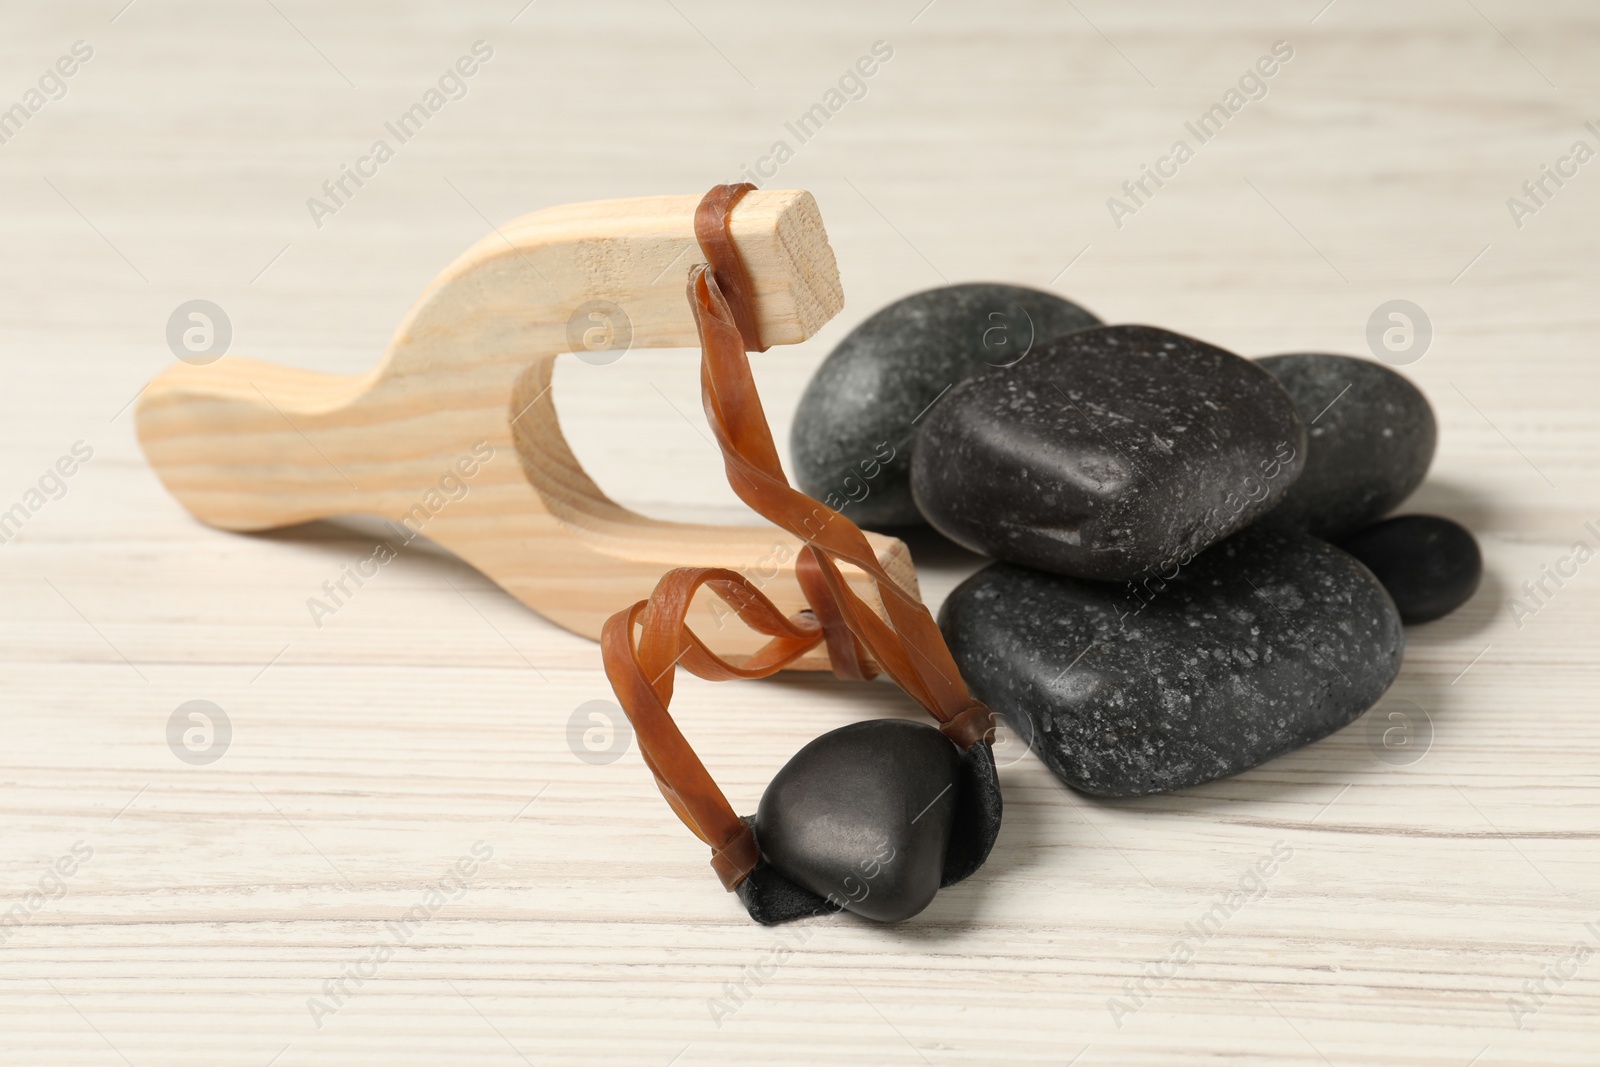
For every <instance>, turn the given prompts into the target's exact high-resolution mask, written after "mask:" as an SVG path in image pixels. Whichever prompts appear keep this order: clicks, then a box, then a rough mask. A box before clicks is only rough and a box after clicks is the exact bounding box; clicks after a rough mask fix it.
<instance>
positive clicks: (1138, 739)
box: [939, 526, 1405, 797]
mask: <svg viewBox="0 0 1600 1067" xmlns="http://www.w3.org/2000/svg"><path fill="white" fill-rule="evenodd" d="M939 625H940V627H941V629H942V630H943V631H944V635H945V639H946V640H947V641H948V642H949V644H950V651H951V652H952V653H953V654H954V656H955V659H956V663H957V664H958V665H959V666H960V668H961V673H962V675H963V676H964V677H965V678H966V680H967V683H968V685H970V686H971V687H972V691H973V694H974V695H975V696H977V697H978V699H980V700H982V701H984V702H985V703H986V704H988V705H989V706H990V707H991V708H993V709H994V710H995V712H997V713H998V714H1001V715H1003V716H1005V717H1006V719H1007V720H1008V721H1009V722H1010V723H1011V724H1012V726H1013V727H1014V728H1015V729H1016V731H1017V732H1018V734H1019V735H1020V736H1021V737H1022V738H1023V739H1024V740H1026V741H1027V742H1028V743H1029V745H1030V747H1031V748H1032V749H1033V751H1034V752H1035V753H1036V754H1037V755H1038V756H1039V757H1040V759H1042V760H1043V761H1044V762H1045V764H1046V765H1047V766H1048V767H1049V768H1050V769H1051V770H1052V771H1054V772H1055V773H1056V774H1057V775H1058V776H1059V777H1060V778H1061V779H1062V781H1064V782H1066V783H1067V784H1068V785H1070V786H1072V787H1073V788H1074V789H1079V790H1082V791H1083V792H1086V793H1092V794H1095V795H1097V796H1107V797H1131V796H1144V795H1147V794H1152V793H1166V792H1171V791H1172V790H1175V789H1184V788H1187V787H1189V786H1194V785H1199V784H1201V783H1202V782H1209V781H1212V780H1214V779H1218V778H1226V777H1228V776H1229V775H1234V774H1238V773H1239V772H1241V771H1245V770H1248V769H1249V768H1251V767H1255V766H1257V765H1258V764H1261V763H1263V762H1265V761H1267V760H1269V759H1272V758H1273V757H1274V756H1279V755H1282V754H1283V753H1285V752H1289V751H1292V750H1293V749H1296V748H1299V747H1300V746H1302V745H1307V744H1310V743H1311V742H1313V741H1316V740H1318V739H1319V738H1322V737H1326V736H1327V735H1328V734H1330V733H1332V732H1334V731H1335V730H1337V729H1339V728H1340V727H1342V726H1345V725H1346V724H1348V723H1350V722H1351V721H1353V720H1354V719H1356V718H1358V717H1359V716H1360V715H1361V714H1362V713H1363V712H1365V711H1366V710H1367V709H1368V708H1370V707H1371V706H1372V705H1373V704H1374V703H1376V702H1377V700H1378V698H1379V697H1381V696H1382V695H1383V693H1384V691H1385V690H1387V689H1388V688H1389V685H1390V683H1391V682H1393V681H1394V678H1395V675H1396V674H1397V673H1398V672H1399V670H1400V659H1401V655H1402V652H1403V650H1404V646H1405V631H1404V628H1403V627H1402V626H1401V623H1400V616H1399V613H1398V612H1397V611H1396V610H1395V606H1394V603H1393V602H1392V601H1391V600H1390V599H1389V595H1388V594H1387V593H1386V592H1384V589H1383V586H1382V585H1380V584H1379V583H1378V581H1377V579H1376V578H1374V577H1373V576H1372V573H1371V572H1370V571H1368V570H1367V569H1366V568H1365V567H1363V566H1362V565H1361V564H1360V563H1358V562H1356V560H1355V559H1354V558H1352V557H1351V556H1349V555H1347V554H1346V553H1344V552H1342V551H1340V550H1339V549H1337V548H1335V547H1334V546H1332V545H1330V544H1327V543H1326V542H1323V541H1319V540H1317V539H1316V538H1313V537H1310V536H1308V535H1306V534H1301V533H1298V532H1296V531H1292V530H1275V529H1268V528H1263V527H1260V526H1256V527H1252V528H1250V529H1248V530H1245V531H1244V532H1242V533H1239V534H1236V535H1235V536H1233V537H1231V538H1229V539H1228V540H1226V541H1224V542H1222V543H1221V544H1219V545H1216V546H1214V547H1212V548H1210V549H1209V550H1207V551H1206V552H1204V553H1202V554H1201V555H1199V556H1197V557H1196V558H1195V559H1194V560H1193V561H1192V562H1191V563H1190V564H1189V565H1188V566H1186V567H1183V568H1181V570H1179V571H1178V572H1177V573H1176V574H1173V575H1169V576H1167V577H1166V578H1165V579H1164V580H1162V581H1159V582H1157V583H1154V584H1151V585H1147V586H1144V587H1141V588H1139V589H1137V590H1133V589H1130V587H1128V586H1118V585H1111V584H1108V583H1103V582H1090V581H1084V580H1082V579H1077V578H1066V577H1061V576H1059V575H1053V574H1046V573H1044V572H1041V571H1035V570H1029V569H1028V568H1025V567H1018V566H1014V565H1010V564H1004V563H997V564H992V565H990V566H989V567H987V568H986V569H984V570H981V571H979V572H978V573H977V574H975V575H973V576H972V577H971V578H969V579H967V580H966V581H965V582H964V583H962V584H961V585H960V586H959V587H957V589H956V590H955V592H953V593H952V594H951V595H950V597H949V598H948V599H947V600H946V601H945V603H944V606H943V608H942V609H941V611H940V613H939Z"/></svg>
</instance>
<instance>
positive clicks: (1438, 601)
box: [1339, 515, 1483, 624]
mask: <svg viewBox="0 0 1600 1067" xmlns="http://www.w3.org/2000/svg"><path fill="white" fill-rule="evenodd" d="M1339 547H1340V548H1342V549H1344V550H1345V551H1346V552H1348V553H1350V554H1351V555H1352V556H1354V557H1355V558H1356V559H1359V560H1360V561H1361V562H1362V563H1365V564H1366V565H1367V569H1368V570H1370V571H1371V572H1372V573H1373V574H1375V575H1377V576H1378V581H1380V582H1382V583H1383V587H1384V588H1385V589H1387V590H1388V591H1389V596H1390V597H1392V598H1393V599H1394V604H1395V607H1397V608H1399V609H1400V618H1401V619H1403V620H1405V622H1407V623H1408V624H1409V623H1419V622H1432V621H1433V620H1434V619H1440V618H1443V617H1444V616H1446V615H1448V614H1450V613H1451V612H1452V611H1454V610H1456V609H1457V608H1459V607H1460V606H1461V605H1463V604H1465V603H1466V602H1467V601H1468V600H1471V599H1472V594H1473V593H1476V592H1477V591H1478V582H1479V581H1480V580H1481V579H1482V578H1483V554H1482V553H1480V552H1479V551H1478V542H1477V540H1476V539H1474V538H1473V536H1472V534H1471V532H1470V531H1469V530H1467V528H1466V527H1465V526H1462V525H1461V524H1460V523H1455V522H1451V521H1450V520H1449V519H1441V518H1439V517H1438V516H1437V515H1401V516H1399V517H1397V518H1393V519H1385V520H1383V521H1382V522H1377V523H1373V524H1372V525H1371V526H1366V527H1363V528H1362V529H1359V530H1357V531H1356V532H1355V533H1353V534H1351V535H1350V536H1349V537H1346V538H1345V539H1344V540H1342V541H1340V542H1339Z"/></svg>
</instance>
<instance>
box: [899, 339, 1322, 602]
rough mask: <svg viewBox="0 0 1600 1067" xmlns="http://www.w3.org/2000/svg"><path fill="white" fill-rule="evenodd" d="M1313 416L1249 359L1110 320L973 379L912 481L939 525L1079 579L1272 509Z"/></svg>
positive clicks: (1112, 573)
mask: <svg viewBox="0 0 1600 1067" xmlns="http://www.w3.org/2000/svg"><path fill="white" fill-rule="evenodd" d="M1305 452H1306V438H1305V426H1304V424H1303V423H1302V421H1301V419H1300V417H1299V415H1298V414H1296V412H1295V408H1294V404H1293V403H1292V402H1291V401H1290V399H1289V396H1288V394H1287V393H1285V392H1284V391H1283V388H1282V387H1281V386H1280V385H1279V384H1278V382H1277V380H1276V379H1274V378H1273V377H1272V375H1270V374H1268V373H1267V372H1266V371H1264V370H1262V369H1261V367H1259V366H1257V365H1256V364H1255V363H1252V362H1251V361H1250V360H1247V359H1242V358H1241V357H1239V356H1236V355H1234V354H1233V353H1231V352H1227V351H1224V350H1223V349H1220V348H1217V347H1215V346H1212V345H1208V344H1206V343H1205V342H1203V341H1196V340H1194V339H1193V338H1190V337H1185V336H1183V335H1182V334H1176V333H1172V332H1170V331H1168V330H1161V329H1156V328H1154V327H1150V326H1100V327H1095V328H1093V329H1088V330H1081V331H1079V332H1077V333H1072V334H1068V335H1067V336H1065V337H1062V338H1059V339H1058V340H1056V341H1052V342H1049V343H1047V344H1045V345H1043V346H1042V347H1041V348H1040V349H1039V350H1038V351H1037V352H1036V353H1034V355H1033V356H1032V357H1031V358H1029V359H1026V360H1024V361H1023V362H1021V363H1019V364H1017V365H1016V366H1014V367H1005V368H994V369H991V370H987V371H985V372H984V373H982V374H979V375H975V376H974V377H972V378H969V379H967V380H966V381H965V382H962V383H961V384H960V385H958V386H956V387H955V388H954V389H952V390H950V394H949V395H948V396H947V397H945V399H944V400H943V402H941V403H940V404H939V406H938V407H936V408H935V409H934V410H933V412H932V413H931V414H930V415H929V416H928V418H927V419H926V420H925V422H924V425H923V430H922V437H921V439H920V440H919V442H918V445H917V451H916V454H915V456H914V457H913V459H912V471H911V483H912V491H913V492H914V493H915V495H916V498H917V504H918V507H920V508H921V510H922V513H923V515H924V516H926V517H927V519H928V521H929V523H931V524H932V525H933V527H934V528H935V529H937V530H938V531H939V532H940V533H942V534H944V535H945V536H946V537H948V538H950V539H951V540H953V541H955V542H957V543H959V544H961V545H963V546H965V547H966V548H969V549H972V550H974V551H976V552H983V553H986V554H988V555H991V556H994V557H995V558H997V559H1002V560H1006V561H1008V562H1011V563H1020V564H1024V565H1026V566H1030V567H1037V568H1039V569H1041V570H1047V571H1053V572H1055V573H1058V574H1067V575H1073V576H1075V577H1080V578H1094V579H1099V580H1116V579H1127V578H1135V577H1137V576H1139V575H1141V574H1143V575H1149V574H1153V573H1157V572H1159V571H1161V570H1164V569H1167V568H1169V567H1172V566H1182V565H1183V564H1184V563H1185V562H1187V561H1188V560H1189V559H1192V558H1193V557H1194V555H1195V554H1196V553H1198V552H1200V551H1202V550H1204V549H1205V548H1206V546H1208V545H1211V544H1213V543H1215V542H1216V541H1219V540H1221V539H1222V538H1224V537H1226V536H1227V535H1228V534H1230V533H1232V532H1234V531H1235V530H1238V529H1240V528H1241V527H1243V526H1246V525H1248V524H1249V523H1250V522H1251V521H1252V520H1254V519H1255V518H1257V517H1258V516H1260V515H1262V514H1264V513H1266V512H1267V511H1270V510H1271V509H1272V508H1273V507H1274V506H1275V505H1276V504H1277V503H1278V502H1279V501H1280V500H1282V499H1283V498H1284V494H1285V493H1286V492H1287V491H1288V490H1289V487H1290V486H1291V485H1292V484H1293V483H1294V481H1295V479H1296V478H1297V477H1298V476H1299V474H1300V469H1301V467H1302V466H1303V464H1304V462H1305Z"/></svg>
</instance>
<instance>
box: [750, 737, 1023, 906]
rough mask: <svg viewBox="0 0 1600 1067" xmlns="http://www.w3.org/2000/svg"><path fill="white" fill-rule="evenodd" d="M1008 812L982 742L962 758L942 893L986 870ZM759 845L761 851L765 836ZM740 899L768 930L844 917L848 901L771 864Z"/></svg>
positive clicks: (759, 867) (758, 869)
mask: <svg viewBox="0 0 1600 1067" xmlns="http://www.w3.org/2000/svg"><path fill="white" fill-rule="evenodd" d="M852 788H854V787H853V786H852ZM1003 810H1004V804H1003V802H1002V798H1001V795H1000V774H999V770H998V769H997V768H996V766H995V758H994V747H993V745H992V744H991V743H990V742H988V741H981V742H979V743H978V744H975V745H973V746H972V747H971V748H969V749H967V751H966V752H964V753H962V756H961V773H960V776H959V779H958V781H957V784H956V788H955V812H954V814H953V815H952V817H951V822H950V840H949V844H948V846H947V847H946V849H945V856H944V869H943V871H942V872H941V875H940V878H939V887H940V888H941V889H942V888H944V887H945V886H950V885H955V884H956V883H957V882H959V881H961V880H963V879H964V878H967V877H968V876H970V875H972V874H974V873H975V872H976V871H977V870H978V868H980V867H982V866H983V864H984V861H985V860H987V859H988V858H989V852H990V850H991V849H993V848H994V843H995V840H996V839H997V838H998V837H999V836H1000V819H1001V815H1002V812H1003ZM745 821H746V822H748V823H749V824H750V825H751V828H752V829H755V828H756V820H755V819H754V818H746V820H745ZM757 845H758V846H759V845H760V838H759V836H758V838H757ZM738 893H739V899H740V901H741V902H743V904H744V906H745V910H747V911H748V912H749V913H750V917H751V918H752V919H754V920H756V921H757V922H759V923H762V924H764V925H768V926H774V925H777V924H778V923H785V922H791V921H793V920H795V919H804V918H809V917H811V916H815V915H826V914H828V913H829V912H835V911H839V910H840V905H841V904H842V903H843V902H844V901H845V897H844V895H843V894H841V893H837V892H831V891H830V893H829V894H828V895H826V896H824V895H821V894H818V893H814V892H812V891H811V890H810V889H807V888H805V887H804V886H801V885H799V884H797V883H795V882H793V881H791V880H789V879H788V878H787V877H785V876H784V875H783V874H781V873H779V871H778V870H777V869H776V868H774V867H773V865H772V864H771V863H769V862H768V861H767V860H765V859H762V860H760V861H759V862H758V863H757V864H756V866H755V869H754V870H752V871H751V872H750V874H749V876H748V877H746V878H745V880H744V881H743V882H740V883H739V888H738Z"/></svg>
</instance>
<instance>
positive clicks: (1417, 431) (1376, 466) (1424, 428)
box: [1256, 352, 1438, 540]
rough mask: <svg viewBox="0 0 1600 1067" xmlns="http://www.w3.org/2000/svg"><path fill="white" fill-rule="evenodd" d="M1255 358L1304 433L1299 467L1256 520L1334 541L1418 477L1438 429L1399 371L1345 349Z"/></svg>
mask: <svg viewBox="0 0 1600 1067" xmlns="http://www.w3.org/2000/svg"><path fill="white" fill-rule="evenodd" d="M1256 362H1258V363H1259V364H1261V366H1263V367H1265V368H1266V369H1267V370H1268V371H1269V372H1270V373H1271V374H1272V375H1273V377H1275V378H1277V379H1278V381H1279V382H1281V383H1283V387H1284V389H1286V390H1288V392H1289V396H1290V397H1291V398H1293V400H1294V403H1295V407H1297V408H1298V409H1299V410H1300V415H1301V417H1302V418H1303V419H1304V420H1305V422H1306V425H1307V428H1308V433H1309V438H1310V439H1309V440H1308V441H1307V443H1306V469H1305V473H1304V474H1302V475H1301V476H1300V480H1299V481H1298V482H1296V483H1295V485H1294V488H1292V489H1290V490H1289V494H1288V496H1286V497H1285V498H1284V500H1283V503H1282V504H1279V505H1278V507H1277V508H1275V509H1274V510H1273V511H1272V513H1271V514H1270V515H1268V516H1267V517H1266V519H1265V520H1264V521H1266V522H1270V523H1272V524H1274V525H1281V526H1290V527H1293V528H1294V529H1297V530H1305V531H1306V532H1307V533H1312V534H1315V535H1317V536H1318V537H1326V538H1329V539H1333V540H1337V539H1338V538H1339V537H1341V536H1343V535H1344V534H1346V533H1349V532H1350V531H1351V530H1354V529H1355V528H1356V527H1358V526H1363V525H1365V524H1367V523H1369V522H1371V521H1372V520H1373V519H1376V518H1379V517H1380V516H1382V515H1385V514H1387V513H1388V512H1389V511H1390V510H1392V509H1393V508H1395V507H1398V506H1399V504H1400V502H1401V501H1402V500H1404V499H1405V498H1406V497H1408V496H1410V495H1411V493H1412V491H1413V490H1415V489H1416V488H1417V486H1419V485H1421V484H1422V479H1423V477H1424V476H1425V475H1426V474H1427V473H1428V465H1429V464H1431V463H1432V462H1433V450H1434V446H1435V444H1436V443H1437V441H1438V429H1437V427H1436V426H1435V424H1434V420H1433V409H1432V408H1431V407H1429V406H1428V398H1427V397H1425V396H1423V395H1422V393H1421V391H1420V390H1418V389H1417V387H1416V386H1414V385H1412V384H1411V383H1410V382H1409V381H1407V380H1406V379H1405V378H1404V377H1402V376H1401V375H1399V374H1398V373H1396V372H1395V371H1393V370H1390V369H1389V368H1388V367H1386V366H1384V365H1383V364H1382V363H1374V362H1373V361H1372V360H1370V359H1356V358H1354V357H1353V356H1333V355H1324V354H1321V353H1311V352H1308V353H1302V354H1297V355H1287V356H1267V357H1265V358H1263V359H1259V360H1257V361H1256ZM1313 420H1314V421H1313Z"/></svg>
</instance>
